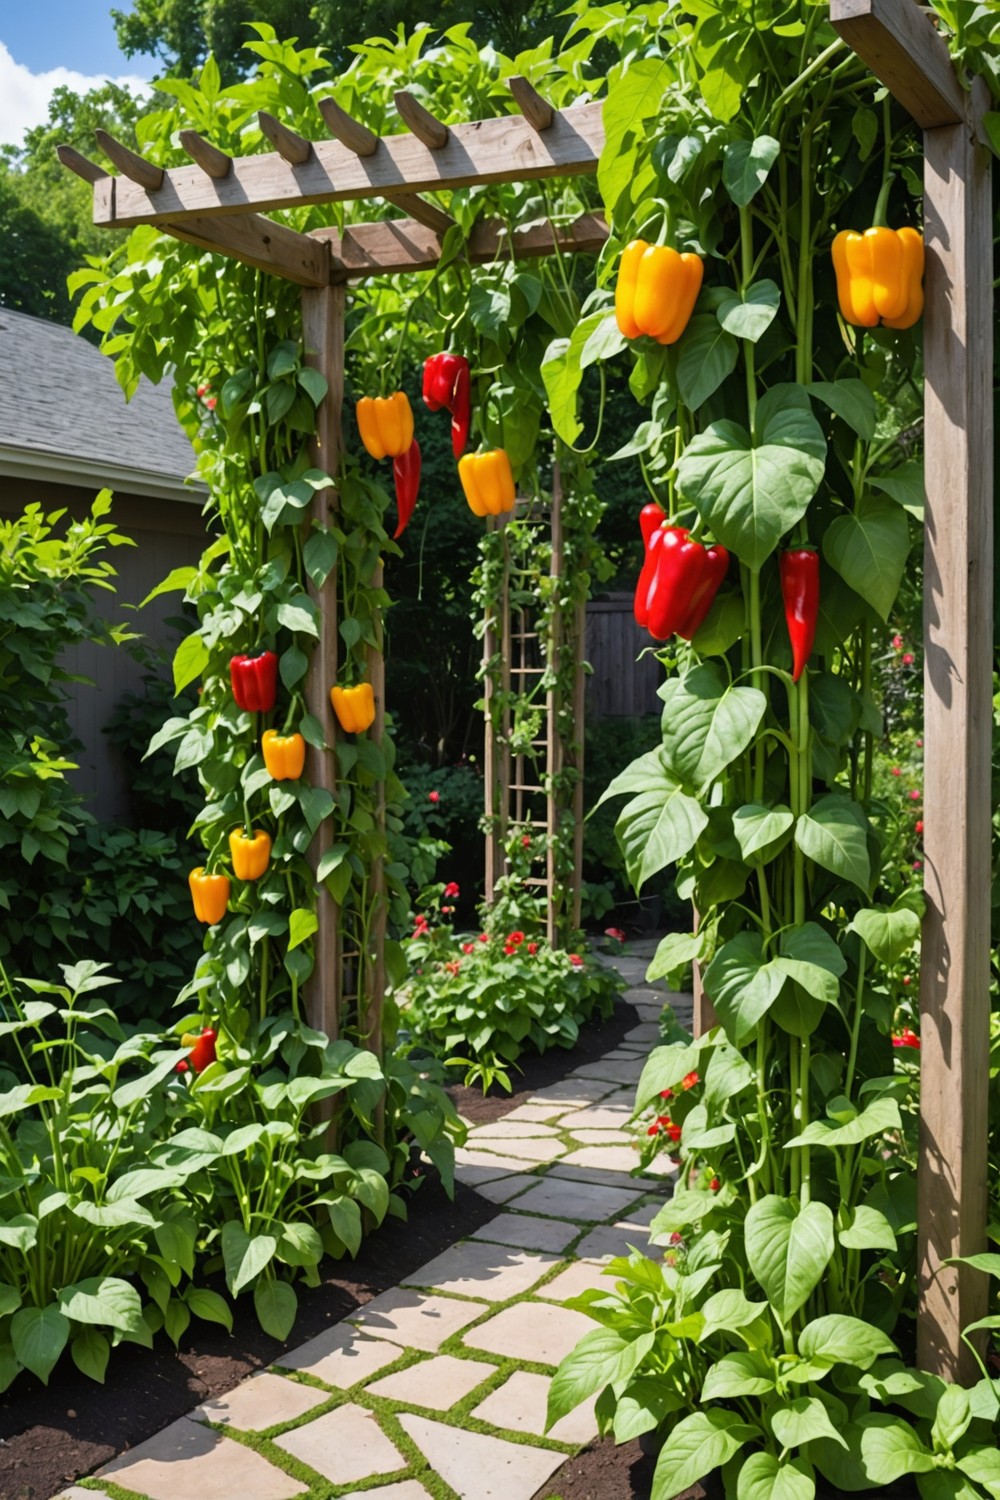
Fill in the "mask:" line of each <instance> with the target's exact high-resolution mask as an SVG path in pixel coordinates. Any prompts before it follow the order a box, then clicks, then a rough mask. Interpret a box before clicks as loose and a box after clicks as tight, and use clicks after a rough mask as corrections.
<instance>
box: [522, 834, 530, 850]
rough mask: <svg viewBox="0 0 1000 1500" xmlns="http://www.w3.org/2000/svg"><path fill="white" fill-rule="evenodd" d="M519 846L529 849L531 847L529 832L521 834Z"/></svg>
mask: <svg viewBox="0 0 1000 1500" xmlns="http://www.w3.org/2000/svg"><path fill="white" fill-rule="evenodd" d="M521 848H522V849H530V848H531V834H530V833H526V834H524V835H523V837H522V839H521Z"/></svg>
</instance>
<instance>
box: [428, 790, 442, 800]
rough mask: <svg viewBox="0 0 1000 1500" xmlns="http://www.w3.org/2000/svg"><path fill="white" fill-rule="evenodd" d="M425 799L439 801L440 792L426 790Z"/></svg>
mask: <svg viewBox="0 0 1000 1500" xmlns="http://www.w3.org/2000/svg"><path fill="white" fill-rule="evenodd" d="M427 800H428V802H440V801H441V793H440V792H428V793H427Z"/></svg>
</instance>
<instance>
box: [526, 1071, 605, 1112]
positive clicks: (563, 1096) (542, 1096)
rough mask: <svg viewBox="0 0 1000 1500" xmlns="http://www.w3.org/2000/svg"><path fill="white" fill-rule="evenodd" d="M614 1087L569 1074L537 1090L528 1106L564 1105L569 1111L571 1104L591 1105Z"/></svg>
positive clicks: (602, 1081) (599, 1081) (594, 1079)
mask: <svg viewBox="0 0 1000 1500" xmlns="http://www.w3.org/2000/svg"><path fill="white" fill-rule="evenodd" d="M613 1087H614V1085H613V1084H612V1083H609V1082H606V1081H604V1080H601V1079H598V1078H581V1077H579V1076H578V1075H577V1074H576V1073H571V1074H570V1076H569V1077H568V1078H564V1079H562V1080H561V1082H559V1083H550V1084H549V1085H548V1087H547V1088H544V1089H539V1090H538V1093H537V1094H532V1095H531V1097H530V1098H529V1100H528V1103H529V1104H564V1105H565V1106H566V1108H567V1109H569V1107H570V1105H572V1104H593V1103H594V1102H595V1101H596V1100H598V1099H603V1098H604V1096H605V1095H606V1094H610V1093H611V1092H612V1090H613Z"/></svg>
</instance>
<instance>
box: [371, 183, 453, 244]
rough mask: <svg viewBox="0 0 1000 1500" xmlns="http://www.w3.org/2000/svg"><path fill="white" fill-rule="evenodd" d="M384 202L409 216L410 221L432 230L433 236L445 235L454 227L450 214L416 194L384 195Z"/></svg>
mask: <svg viewBox="0 0 1000 1500" xmlns="http://www.w3.org/2000/svg"><path fill="white" fill-rule="evenodd" d="M385 201H386V202H387V203H391V204H393V205H394V207H396V208H399V209H402V211H403V213H404V214H409V216H410V218H411V219H416V221H417V223H418V224H423V226H424V227H425V228H426V229H433V230H434V232H435V234H439V235H446V234H447V233H448V230H449V229H453V228H454V227H455V220H454V219H453V218H452V217H451V214H446V213H445V211H444V209H443V208H438V206H437V204H436V203H428V202H427V199H426V198H421V197H420V196H419V195H418V194H417V193H386V195H385Z"/></svg>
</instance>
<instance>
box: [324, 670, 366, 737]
mask: <svg viewBox="0 0 1000 1500" xmlns="http://www.w3.org/2000/svg"><path fill="white" fill-rule="evenodd" d="M330 703H331V705H332V707H333V711H334V713H335V714H336V715H337V720H338V722H339V724H340V727H341V729H343V730H344V731H345V733H347V734H363V733H364V731H365V730H366V729H370V728H371V726H372V725H373V724H374V722H375V693H374V691H373V689H372V685H371V683H370V682H359V683H358V684H357V686H355V687H332V688H331V689H330Z"/></svg>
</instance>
